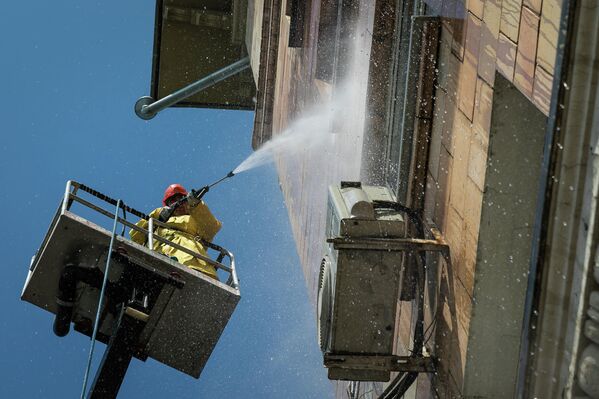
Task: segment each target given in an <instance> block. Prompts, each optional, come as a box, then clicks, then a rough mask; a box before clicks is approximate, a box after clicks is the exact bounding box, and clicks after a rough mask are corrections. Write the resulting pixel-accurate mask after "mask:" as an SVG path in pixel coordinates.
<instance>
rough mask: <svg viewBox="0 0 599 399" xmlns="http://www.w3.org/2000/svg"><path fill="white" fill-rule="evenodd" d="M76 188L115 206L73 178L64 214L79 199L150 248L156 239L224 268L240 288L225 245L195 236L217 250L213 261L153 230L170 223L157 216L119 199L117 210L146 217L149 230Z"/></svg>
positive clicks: (114, 203)
mask: <svg viewBox="0 0 599 399" xmlns="http://www.w3.org/2000/svg"><path fill="white" fill-rule="evenodd" d="M79 190H81V191H83V192H86V193H88V194H90V195H92V196H94V197H96V198H98V199H100V200H102V201H104V202H107V203H108V204H111V205H115V206H116V205H117V203H118V201H117V200H115V199H113V198H111V197H109V196H107V195H105V194H102V193H100V192H99V191H96V190H94V189H92V188H90V187H88V186H86V185H84V184H81V183H78V182H76V181H73V180H69V181H68V182H67V186H66V189H65V194H64V198H63V201H62V204H61V213H64V212H65V211H70V208H71V206H72V204H73V202H78V203H80V204H82V205H84V206H86V207H88V208H89V209H92V210H94V211H96V212H98V213H100V214H102V215H104V216H106V217H108V218H110V219H112V220H114V219H115V218H116V220H117V221H118V223H120V224H122V225H123V226H126V227H129V228H131V229H133V230H135V231H138V232H141V233H142V234H144V235H145V236H146V237H147V240H146V242H147V246H148V247H149V248H150V249H153V248H154V241H158V242H161V243H163V244H165V245H168V246H170V247H173V248H176V249H178V250H180V251H183V252H185V253H187V254H189V255H191V256H193V257H194V258H196V259H198V260H201V261H204V262H206V263H208V264H209V265H211V266H214V267H215V268H217V269H221V270H224V271H225V272H227V273H228V274H229V278H228V279H227V282H226V284H227V285H228V286H230V287H232V288H235V289H238V288H239V280H238V279H237V272H236V270H235V257H234V256H233V254H232V253H231V252H229V251H228V250H226V249H225V248H223V247H221V246H219V245H216V244H214V243H212V242H209V241H206V240H203V239H200V238H199V237H197V238H196V240H197V241H199V242H200V243H201V244H202V245H204V246H206V247H208V248H211V249H213V250H215V251H217V252H218V253H219V255H218V257H217V260H216V261H215V260H213V259H211V258H210V257H208V256H205V255H202V254H200V253H198V252H196V251H193V250H191V249H189V248H185V247H183V246H181V245H179V244H176V243H174V242H172V241H170V240H168V239H166V238H164V237H161V236H159V235H157V234H155V233H154V230H155V227H156V226H160V227H167V228H168V227H169V226H168V225H167V224H166V223H163V222H161V221H159V220H157V219H154V218H151V217H150V216H148V215H147V214H145V213H143V212H140V211H138V210H136V209H134V208H131V207H129V206H127V205H125V204H124V203H122V202H121V206H120V209H122V210H123V211H124V212H128V213H130V214H132V215H135V216H137V217H139V218H142V219H145V220H147V221H148V229H144V228H142V227H139V226H137V225H135V224H134V223H131V222H129V221H128V220H126V219H125V218H121V217H116V215H115V214H114V213H112V212H110V211H107V210H105V209H103V208H101V207H99V206H97V205H95V204H93V203H92V202H90V201H87V200H85V199H83V198H81V197H79V196H77V192H78V191H79ZM150 232H152V233H151V234H150ZM225 258H228V260H229V262H228V263H229V265H228V266H227V265H224V264H222V263H221V262H222V261H223V260H224V259H225Z"/></svg>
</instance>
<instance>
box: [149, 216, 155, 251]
mask: <svg viewBox="0 0 599 399" xmlns="http://www.w3.org/2000/svg"><path fill="white" fill-rule="evenodd" d="M148 248H150V249H154V218H150V220H148Z"/></svg>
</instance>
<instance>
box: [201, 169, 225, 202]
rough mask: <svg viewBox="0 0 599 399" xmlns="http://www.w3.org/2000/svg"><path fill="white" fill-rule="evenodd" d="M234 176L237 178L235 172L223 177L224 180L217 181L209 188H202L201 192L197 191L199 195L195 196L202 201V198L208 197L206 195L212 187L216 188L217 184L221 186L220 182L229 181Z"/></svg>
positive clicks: (208, 186) (209, 185)
mask: <svg viewBox="0 0 599 399" xmlns="http://www.w3.org/2000/svg"><path fill="white" fill-rule="evenodd" d="M233 176H235V173H233V171H230V172H229V173H227V175H226V176H225V177H222V178H220V179H218V180H217V181H215V182H214V183H212V184H208V185H207V186H204V187H202V188H200V189H199V190H197V191H196V192H197V194H195V197H196V198H197V199H202V197H203V196H204V195H206V193H207V192H208V191H209V190H210V187H214V186H216V185H217V184H219V183H220V182H222V181H223V180H225V179H228V178H229V177H233Z"/></svg>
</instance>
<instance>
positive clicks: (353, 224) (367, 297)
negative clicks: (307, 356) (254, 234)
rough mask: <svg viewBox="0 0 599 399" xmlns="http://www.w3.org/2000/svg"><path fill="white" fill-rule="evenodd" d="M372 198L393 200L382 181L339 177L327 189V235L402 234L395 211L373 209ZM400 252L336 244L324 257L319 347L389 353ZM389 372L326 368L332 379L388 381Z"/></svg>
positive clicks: (381, 236)
mask: <svg viewBox="0 0 599 399" xmlns="http://www.w3.org/2000/svg"><path fill="white" fill-rule="evenodd" d="M374 200H381V201H394V196H393V194H392V193H391V191H390V190H389V189H387V188H386V187H374V186H361V185H360V184H359V183H345V182H344V183H342V184H341V185H340V186H331V187H330V189H329V203H328V212H327V226H326V234H327V237H329V238H332V237H352V238H357V237H360V238H404V237H405V230H406V226H405V222H404V218H403V215H401V214H400V213H399V212H397V211H391V212H389V211H387V212H384V213H380V212H377V211H376V210H375V209H374V207H373V201H374ZM403 257H404V254H403V253H402V252H395V251H385V250H378V251H377V250H375V251H370V250H362V249H345V250H335V249H334V247H333V244H332V243H329V244H328V245H327V247H326V250H325V255H324V257H323V259H322V263H321V267H320V277H319V292H318V311H319V316H318V322H319V328H318V330H319V336H320V347H321V349H322V351H323V352H328V353H364V354H381V355H383V354H391V353H392V350H393V339H394V332H395V311H396V306H397V297H398V289H399V285H400V269H401V265H402V263H403V262H402V261H403ZM389 375H390V374H389V372H385V371H371V370H349V371H348V370H343V369H329V378H330V379H343V380H346V379H347V380H357V381H372V380H375V381H388V380H389Z"/></svg>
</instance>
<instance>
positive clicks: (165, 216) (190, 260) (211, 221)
mask: <svg viewBox="0 0 599 399" xmlns="http://www.w3.org/2000/svg"><path fill="white" fill-rule="evenodd" d="M205 189H206V190H207V188H205ZM198 197H200V198H201V195H199V193H198V192H196V191H194V190H192V192H191V193H188V192H187V190H185V188H184V187H183V186H181V185H180V184H171V185H170V186H168V187H167V189H166V191H165V192H164V198H163V200H162V204H163V205H164V207H162V208H157V209H154V210H153V211H152V212H150V215H149V216H150V217H152V218H154V219H158V220H160V221H161V222H164V223H166V224H167V225H168V227H158V228H156V229H155V231H154V232H155V233H156V234H157V235H159V236H160V237H163V238H166V239H167V240H169V241H171V242H173V243H175V244H179V245H181V246H182V247H185V248H188V249H190V250H192V251H195V252H198V253H200V254H202V255H204V256H208V254H207V252H206V248H205V247H204V245H202V242H201V240H205V241H212V239H213V238H214V236H215V235H216V233H218V231H219V230H220V228H221V226H222V224H221V222H220V221H219V220H217V219H216V218H215V217H214V215H213V214H212V212H210V209H208V206H207V205H206V204H205V203H204V201H202V200H200V199H198ZM181 200H183V201H181ZM177 205H178V206H177ZM136 225H137V226H139V227H141V228H143V229H147V228H148V221H147V220H145V219H142V220H140V221H139V222H137V223H136ZM129 235H130V236H131V239H132V240H133V241H135V242H137V243H138V244H142V245H145V244H146V242H147V235H146V234H144V233H142V232H139V231H135V230H130V231H129ZM154 250H155V251H158V252H160V253H162V254H164V255H166V256H168V257H171V258H175V259H176V260H177V261H178V262H179V263H181V264H184V265H186V266H188V267H190V268H191V269H194V270H198V271H200V272H202V273H204V274H206V275H207V276H210V277H212V278H215V279H218V277H217V275H216V269H215V268H214V266H212V265H210V264H208V263H206V262H205V261H203V260H200V259H198V258H196V257H194V256H192V255H190V254H188V253H186V252H183V251H181V250H179V249H176V248H173V247H171V246H169V245H167V244H164V243H162V242H159V241H158V240H154Z"/></svg>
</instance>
